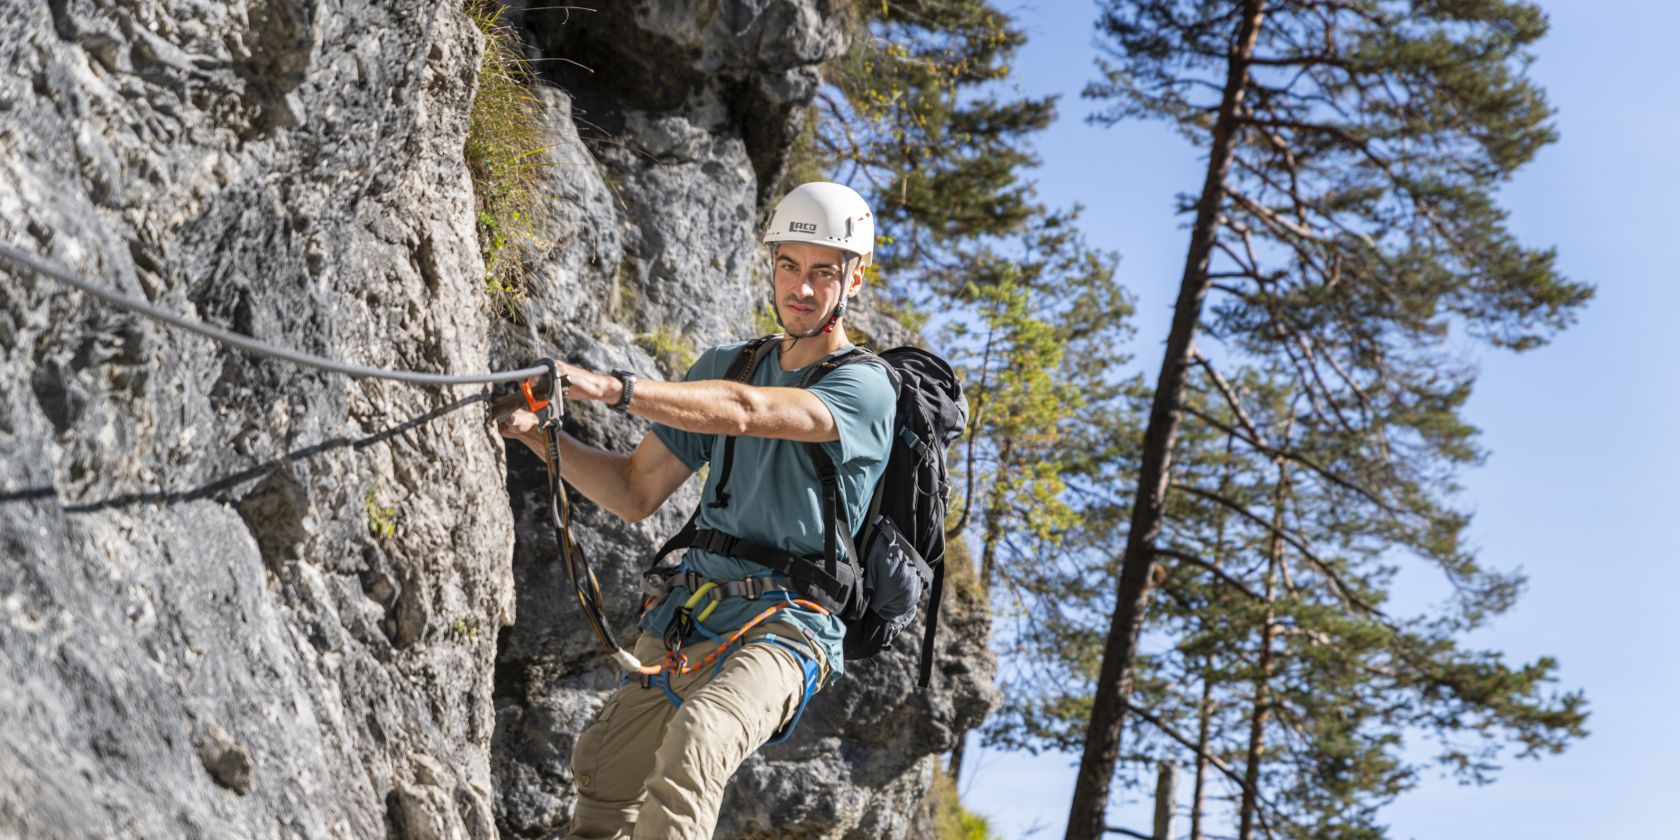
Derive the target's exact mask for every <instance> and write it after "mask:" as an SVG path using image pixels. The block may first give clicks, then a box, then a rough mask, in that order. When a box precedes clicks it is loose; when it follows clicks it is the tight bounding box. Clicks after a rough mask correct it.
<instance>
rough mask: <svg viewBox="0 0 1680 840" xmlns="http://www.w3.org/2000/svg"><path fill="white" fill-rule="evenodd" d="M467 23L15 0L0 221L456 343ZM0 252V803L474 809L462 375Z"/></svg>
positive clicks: (358, 328) (235, 300) (483, 455)
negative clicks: (108, 297)
mask: <svg viewBox="0 0 1680 840" xmlns="http://www.w3.org/2000/svg"><path fill="white" fill-rule="evenodd" d="M479 49H480V45H479V39H478V36H477V34H476V32H475V31H474V30H473V29H472V27H471V25H470V24H469V23H467V22H466V21H465V19H464V18H462V17H461V16H460V14H459V13H458V12H457V11H456V10H455V9H453V8H451V7H448V6H444V5H435V4H432V3H422V2H408V3H396V4H390V3H379V4H375V3H365V2H355V1H354V0H352V2H348V3H340V4H334V5H332V6H330V7H329V6H326V5H325V4H320V3H315V2H282V1H280V0H276V2H231V3H229V2H221V0H217V2H169V3H164V2H150V0H114V2H102V3H92V2H75V1H74V0H72V2H64V3H51V4H46V3H43V4H23V5H20V6H18V7H17V8H15V9H12V10H10V11H8V12H6V13H5V14H3V15H0V53H3V56H0V59H3V60H4V62H5V66H6V67H8V68H10V72H8V73H7V74H5V76H4V78H0V235H3V236H4V237H5V238H6V240H7V241H9V242H12V243H14V244H17V245H20V246H23V247H26V248H28V249H31V250H34V251H36V252H38V253H42V254H45V255H48V256H50V257H52V258H53V259H55V260H57V261H59V262H61V263H63V264H66V265H68V266H70V267H72V268H74V269H75V270H77V271H80V272H82V273H84V274H87V275H89V276H91V277H94V278H97V279H98V280H99V281H100V282H102V283H105V284H107V285H109V286H112V287H115V288H118V289H121V290H124V291H126V292H128V293H130V294H133V295H138V296H141V297H145V298H148V299H150V300H152V301H154V302H156V303H159V304H161V305H164V306H167V307H169V308H172V309H174V310H176V311H179V312H183V313H186V314H188V315H192V316H195V317H199V318H202V319H204V320H207V321H210V322H213V323H217V324H221V325H225V326H228V327H231V328H233V329H237V330H239V331H242V332H246V333H249V334H252V335H255V336H257V337H259V338H263V339H267V340H270V341H275V342H278V343H281V344H286V345H289V346H293V347H298V348H301V349H305V350H309V351H313V352H317V353H324V354H327V355H331V356H336V357H339V358H344V359H347V360H351V361H356V362H361V363H370V364H380V365H391V366H401V367H412V368H421V369H433V370H456V371H465V370H482V369H485V368H486V367H487V366H488V365H489V364H490V362H491V358H490V354H489V349H490V343H489V340H488V337H487V336H488V331H489V330H488V324H489V322H488V319H487V317H486V314H485V306H484V305H483V302H482V300H481V298H482V295H481V293H480V292H479V286H480V283H479V281H478V280H477V279H476V278H477V277H478V276H479V274H480V272H481V268H480V266H479V263H478V259H477V257H476V254H477V245H476V242H475V241H474V235H473V230H472V195H471V187H470V183H469V181H468V179H467V175H466V172H465V168H464V166H463V163H462V160H461V152H460V150H461V146H462V142H463V138H464V132H465V127H466V122H465V117H466V113H467V106H468V103H469V102H470V97H471V93H472V88H473V84H474V69H475V67H476V63H477V56H478V52H479ZM0 278H3V279H0V283H3V284H4V294H3V295H0V389H4V399H3V400H0V403H3V404H0V556H3V558H4V560H3V561H0V605H3V606H0V673H3V674H5V678H4V679H3V680H0V719H4V720H5V721H6V725H5V726H3V727H0V834H5V835H7V836H29V837H114V836H144V837H190V836H214V837H236V836H238V837H329V836H330V837H380V836H385V835H386V834H387V833H388V831H394V832H395V833H396V834H397V835H399V836H404V835H406V836H430V835H435V836H440V837H491V836H494V835H495V831H494V826H493V823H492V821H491V820H490V817H489V814H490V808H489V801H490V797H491V790H492V782H491V775H490V768H489V760H488V754H487V746H488V743H489V739H490V735H491V731H492V728H493V725H494V715H493V709H492V706H491V678H492V660H493V657H494V650H495V641H494V640H495V631H496V629H497V628H498V627H500V626H501V625H503V624H504V623H506V622H507V621H508V620H509V619H510V618H511V611H512V598H511V596H512V585H511V584H512V580H511V573H510V569H509V567H508V563H507V557H508V555H509V553H510V551H511V540H512V527H511V518H510V516H509V513H508V509H507V507H506V506H505V505H504V504H500V503H492V504H484V503H483V502H484V500H485V499H490V500H497V499H499V498H500V497H501V494H502V491H501V489H500V488H501V485H502V479H501V475H502V467H501V461H502V456H501V454H500V453H501V448H500V445H499V443H498V442H497V440H496V439H495V437H494V435H493V434H492V433H491V432H490V431H489V430H488V429H487V427H486V425H485V423H484V422H483V417H482V411H481V410H480V409H479V408H478V406H477V405H476V404H474V403H471V402H462V400H463V399H464V398H466V397H468V396H470V395H471V392H470V391H468V390H466V389H461V390H459V391H456V392H448V391H439V390H425V389H417V388H412V387H407V386H399V385H391V384H384V383H368V382H353V381H350V380H347V379H344V378H342V377H337V376H327V375H322V374H319V373H315V372H312V371H308V370H304V369H300V368H297V367H294V366H291V365H288V364H283V363H278V362H274V361H265V360H259V359H254V358H251V357H249V356H246V355H243V354H241V353H237V352H232V351H229V350H227V349H225V348H223V347H221V346H219V345H216V344H213V343H211V342H209V341H206V340H204V339H202V338H199V337H196V336H191V335H184V334H182V333H179V332H175V331H169V330H165V329H162V328H160V327H158V326H157V325H155V324H153V323H152V322H149V321H146V320H142V319H140V318H137V317H135V316H131V315H125V314H122V313H119V312H116V311H114V310H112V309H109V308H107V307H105V306H102V305H95V304H93V303H92V302H90V301H89V300H88V299H86V298H85V297H83V296H82V295H80V294H76V293H71V292H69V291H68V290H66V289H65V288H63V287H61V286H59V285H57V284H55V283H53V282H52V281H49V280H47V279H44V278H39V277H36V276H33V275H31V274H28V273H24V272H14V271H12V270H10V269H7V270H5V271H4V272H0ZM376 519H377V520H379V521H383V522H385V523H387V524H388V525H389V526H390V530H389V533H388V535H385V536H379V535H376V534H375V533H374V532H375V530H376V529H375V528H373V527H371V525H372V523H373V521H374V520H376ZM428 832H429V833H430V834H428Z"/></svg>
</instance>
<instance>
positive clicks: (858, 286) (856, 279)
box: [846, 256, 870, 300]
mask: <svg viewBox="0 0 1680 840" xmlns="http://www.w3.org/2000/svg"><path fill="white" fill-rule="evenodd" d="M869 263H870V259H869V257H868V256H865V257H863V258H862V259H860V260H858V263H857V268H854V269H852V276H851V277H849V278H847V283H846V299H847V300H850V299H852V298H855V297H857V295H858V292H859V291H861V290H862V289H863V279H864V277H866V276H867V275H868V274H869Z"/></svg>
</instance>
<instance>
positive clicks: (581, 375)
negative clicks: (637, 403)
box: [531, 362, 624, 403]
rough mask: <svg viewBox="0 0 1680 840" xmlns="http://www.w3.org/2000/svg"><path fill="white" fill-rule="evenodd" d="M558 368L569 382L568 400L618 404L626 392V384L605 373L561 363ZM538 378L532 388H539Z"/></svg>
mask: <svg viewBox="0 0 1680 840" xmlns="http://www.w3.org/2000/svg"><path fill="white" fill-rule="evenodd" d="M557 367H558V368H559V370H560V375H561V376H562V377H564V378H565V380H564V381H567V382H569V383H570V384H568V385H567V386H566V389H565V393H564V394H563V396H564V397H565V398H566V399H568V400H600V401H601V402H605V403H614V402H618V397H619V394H620V392H622V391H623V390H624V383H622V382H620V381H618V377H616V376H609V375H607V374H604V373H595V372H593V371H587V370H584V369H583V368H580V367H577V366H575V365H569V364H566V363H565V362H560V363H559V364H558V365H557ZM538 379H540V377H538V378H533V379H532V380H531V387H532V388H535V387H537V385H538V384H539V383H538Z"/></svg>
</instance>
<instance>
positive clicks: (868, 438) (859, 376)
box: [811, 362, 898, 465]
mask: <svg viewBox="0 0 1680 840" xmlns="http://www.w3.org/2000/svg"><path fill="white" fill-rule="evenodd" d="M811 393H813V394H816V395H817V398H818V399H820V400H822V401H823V405H826V406H828V413H829V414H830V415H831V416H833V417H834V425H835V428H837V429H838V430H839V432H840V439H839V440H837V441H829V442H827V443H824V444H823V448H824V449H826V450H828V455H829V457H830V458H833V459H834V463H835V464H837V465H838V464H844V463H848V462H851V461H861V462H863V463H866V464H872V463H875V462H878V461H881V460H883V459H885V458H886V457H887V453H888V451H889V447H891V446H892V429H893V413H894V411H895V410H896V409H897V406H898V399H897V396H896V395H895V394H894V393H893V388H892V380H890V379H888V378H887V372H886V371H884V370H882V369H881V366H880V365H877V364H874V363H871V362H858V363H855V364H849V365H844V366H841V367H838V368H836V369H834V370H833V371H832V372H830V373H829V374H828V375H827V376H824V377H823V378H822V379H821V380H819V381H818V382H817V384H815V385H813V386H811Z"/></svg>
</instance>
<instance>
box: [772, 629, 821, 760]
mask: <svg viewBox="0 0 1680 840" xmlns="http://www.w3.org/2000/svg"><path fill="white" fill-rule="evenodd" d="M758 641H760V642H764V643H769V644H774V645H777V646H779V647H781V648H782V649H783V650H785V651H787V652H788V653H791V654H793V658H794V661H796V662H798V663H799V667H800V669H801V670H802V671H804V674H805V688H804V693H803V694H802V695H801V696H800V698H799V708H797V709H794V710H793V719H791V720H789V721H788V722H787V725H786V726H783V727H782V728H781V729H778V730H776V731H775V732H774V733H772V734H771V735H770V740H768V741H765V742H764V746H766V747H768V746H770V745H771V744H780V743H781V742H783V741H786V740H787V739H788V738H789V737H791V736H792V735H793V729H794V727H796V726H798V725H799V719H800V718H802V717H804V716H805V707H806V706H808V705H810V704H811V696H812V695H814V694H816V693H817V683H818V682H820V681H821V680H822V668H821V665H820V663H818V662H817V658H816V657H815V656H811V655H809V654H807V653H806V652H805V651H803V650H801V649H800V648H799V646H796V645H793V644H790V643H788V642H785V641H783V640H782V638H781V637H780V636H777V635H775V634H768V635H765V636H764V637H762V638H760V639H759V640H758Z"/></svg>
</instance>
